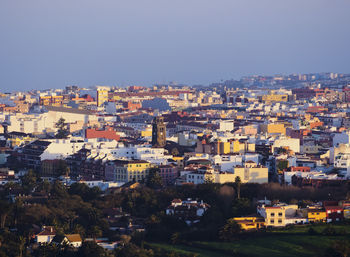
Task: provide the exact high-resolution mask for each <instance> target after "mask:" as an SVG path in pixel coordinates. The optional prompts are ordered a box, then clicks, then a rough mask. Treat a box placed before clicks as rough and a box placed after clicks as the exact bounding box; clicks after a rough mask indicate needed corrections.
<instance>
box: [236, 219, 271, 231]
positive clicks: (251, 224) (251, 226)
mask: <svg viewBox="0 0 350 257" xmlns="http://www.w3.org/2000/svg"><path fill="white" fill-rule="evenodd" d="M233 219H234V221H236V222H237V224H238V225H240V227H241V229H242V230H258V229H261V228H264V227H265V219H264V218H262V217H256V216H251V217H249V216H247V217H235V218H233Z"/></svg>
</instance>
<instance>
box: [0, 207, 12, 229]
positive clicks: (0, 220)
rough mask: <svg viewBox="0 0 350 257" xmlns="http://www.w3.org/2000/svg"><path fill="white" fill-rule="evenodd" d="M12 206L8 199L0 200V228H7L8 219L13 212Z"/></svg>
mask: <svg viewBox="0 0 350 257" xmlns="http://www.w3.org/2000/svg"><path fill="white" fill-rule="evenodd" d="M11 209H12V206H11V204H10V203H8V202H7V201H3V200H0V228H1V229H3V228H5V224H6V219H7V216H8V215H9V213H10V212H11Z"/></svg>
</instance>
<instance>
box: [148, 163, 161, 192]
mask: <svg viewBox="0 0 350 257" xmlns="http://www.w3.org/2000/svg"><path fill="white" fill-rule="evenodd" d="M146 186H148V187H149V188H153V189H159V188H161V187H162V186H163V180H162V177H161V176H160V175H159V168H151V169H150V170H149V173H148V177H147V182H146Z"/></svg>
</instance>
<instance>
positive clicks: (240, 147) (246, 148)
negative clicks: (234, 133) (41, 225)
mask: <svg viewBox="0 0 350 257" xmlns="http://www.w3.org/2000/svg"><path fill="white" fill-rule="evenodd" d="M231 151H232V152H233V153H239V152H255V144H251V143H246V142H239V140H235V141H233V142H231Z"/></svg>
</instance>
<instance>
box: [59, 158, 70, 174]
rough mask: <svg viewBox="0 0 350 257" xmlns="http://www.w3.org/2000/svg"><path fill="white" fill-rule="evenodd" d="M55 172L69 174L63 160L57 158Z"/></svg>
mask: <svg viewBox="0 0 350 257" xmlns="http://www.w3.org/2000/svg"><path fill="white" fill-rule="evenodd" d="M56 172H57V175H58V176H61V175H63V176H68V175H69V167H68V165H67V162H66V161H65V160H59V161H58V163H57V168H56Z"/></svg>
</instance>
